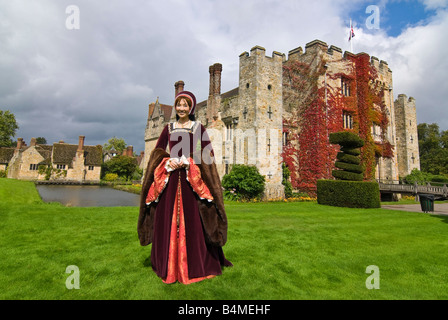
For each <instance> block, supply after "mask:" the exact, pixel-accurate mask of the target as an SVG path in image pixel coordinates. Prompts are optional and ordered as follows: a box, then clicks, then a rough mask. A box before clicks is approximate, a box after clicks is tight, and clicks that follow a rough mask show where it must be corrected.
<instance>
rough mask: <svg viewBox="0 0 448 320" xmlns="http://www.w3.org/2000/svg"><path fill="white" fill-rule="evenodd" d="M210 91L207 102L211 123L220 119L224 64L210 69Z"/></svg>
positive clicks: (208, 117)
mask: <svg viewBox="0 0 448 320" xmlns="http://www.w3.org/2000/svg"><path fill="white" fill-rule="evenodd" d="M209 73H210V90H209V96H208V101H207V109H208V110H207V120H208V121H209V122H211V121H213V120H216V119H217V118H218V111H219V108H220V106H221V74H222V64H220V63H215V64H214V65H212V66H210V67H209Z"/></svg>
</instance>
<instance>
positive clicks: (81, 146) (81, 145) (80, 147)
mask: <svg viewBox="0 0 448 320" xmlns="http://www.w3.org/2000/svg"><path fill="white" fill-rule="evenodd" d="M85 138H86V137H85V136H79V143H78V150H77V152H83V151H84V140H85Z"/></svg>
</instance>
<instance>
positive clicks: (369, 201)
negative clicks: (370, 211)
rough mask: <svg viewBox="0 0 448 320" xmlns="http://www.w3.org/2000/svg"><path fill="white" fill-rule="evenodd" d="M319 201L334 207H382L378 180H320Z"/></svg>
mask: <svg viewBox="0 0 448 320" xmlns="http://www.w3.org/2000/svg"><path fill="white" fill-rule="evenodd" d="M317 203H319V204H323V205H329V206H334V207H348V208H380V207H381V200H380V188H379V185H378V183H377V182H370V181H344V180H318V181H317Z"/></svg>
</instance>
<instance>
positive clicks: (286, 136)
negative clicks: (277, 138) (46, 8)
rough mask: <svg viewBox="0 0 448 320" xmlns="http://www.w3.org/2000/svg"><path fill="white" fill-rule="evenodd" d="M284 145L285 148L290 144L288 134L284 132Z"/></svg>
mask: <svg viewBox="0 0 448 320" xmlns="http://www.w3.org/2000/svg"><path fill="white" fill-rule="evenodd" d="M282 144H283V146H284V147H285V146H286V145H287V144H288V132H283V136H282Z"/></svg>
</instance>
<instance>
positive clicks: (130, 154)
mask: <svg viewBox="0 0 448 320" xmlns="http://www.w3.org/2000/svg"><path fill="white" fill-rule="evenodd" d="M126 154H127V156H128V157H133V156H134V147H133V146H128V147H127V151H126Z"/></svg>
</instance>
